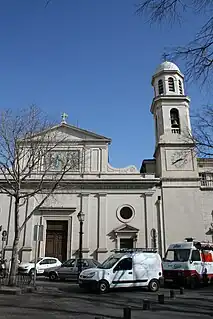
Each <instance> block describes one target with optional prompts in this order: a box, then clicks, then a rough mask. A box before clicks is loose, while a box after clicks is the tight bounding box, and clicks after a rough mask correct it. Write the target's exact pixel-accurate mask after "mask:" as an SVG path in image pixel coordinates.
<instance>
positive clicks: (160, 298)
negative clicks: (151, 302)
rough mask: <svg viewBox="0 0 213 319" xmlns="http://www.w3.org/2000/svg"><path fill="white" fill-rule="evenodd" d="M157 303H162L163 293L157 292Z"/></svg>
mask: <svg viewBox="0 0 213 319" xmlns="http://www.w3.org/2000/svg"><path fill="white" fill-rule="evenodd" d="M158 303H160V304H164V294H159V295H158Z"/></svg>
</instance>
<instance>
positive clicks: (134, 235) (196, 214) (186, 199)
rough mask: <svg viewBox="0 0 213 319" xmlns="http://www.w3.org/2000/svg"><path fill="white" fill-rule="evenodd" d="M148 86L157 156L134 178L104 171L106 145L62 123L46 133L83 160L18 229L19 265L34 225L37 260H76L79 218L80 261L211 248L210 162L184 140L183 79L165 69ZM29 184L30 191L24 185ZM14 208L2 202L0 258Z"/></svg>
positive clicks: (123, 171)
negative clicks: (39, 235)
mask: <svg viewBox="0 0 213 319" xmlns="http://www.w3.org/2000/svg"><path fill="white" fill-rule="evenodd" d="M152 86H153V89H154V97H153V100H152V104H151V108H150V111H151V113H152V116H153V121H154V122H155V132H153V133H154V134H155V149H154V150H153V153H154V156H153V158H151V159H144V160H143V161H142V166H141V168H140V170H138V169H137V168H136V167H135V166H133V165H130V166H128V167H126V168H114V167H112V166H111V165H110V164H109V162H108V146H109V144H110V143H111V139H110V138H108V137H104V136H101V135H98V134H95V133H92V132H89V131H86V130H83V129H80V128H78V127H75V126H71V125H69V124H67V123H66V121H62V123H61V124H59V125H57V126H55V127H53V128H52V130H53V131H55V132H56V133H57V134H59V135H60V136H61V135H63V136H65V137H66V145H67V146H69V148H71V149H72V147H73V152H75V154H82V153H84V154H87V155H88V156H85V160H84V162H83V163H81V165H78V168H77V171H76V170H75V172H73V174H71V173H70V172H69V174H68V175H67V176H65V177H64V178H65V179H66V188H64V189H63V191H57V190H56V191H55V193H54V196H52V197H49V198H48V200H47V201H45V202H44V204H43V205H42V206H41V207H40V208H39V209H38V210H37V211H35V213H34V214H33V216H32V217H31V218H30V219H29V220H28V222H27V223H26V225H25V226H24V229H23V230H22V233H21V239H20V246H19V252H20V259H21V260H22V261H29V260H31V259H33V258H34V251H35V241H34V234H33V230H34V225H36V224H39V225H43V240H42V241H40V242H39V245H38V256H49V257H51V256H54V257H58V258H59V259H60V260H62V261H64V260H66V259H69V258H72V257H75V256H77V254H78V251H79V220H78V216H77V215H78V213H79V212H82V213H83V215H84V222H83V245H82V251H83V257H85V258H95V259H97V260H98V261H100V262H102V261H103V260H104V259H106V258H107V257H108V256H109V254H111V251H112V250H113V249H115V248H118V249H119V248H133V247H145V248H157V249H158V251H159V253H160V254H161V255H162V256H163V255H164V253H165V250H166V249H167V247H168V245H169V244H170V243H172V242H176V241H182V240H184V239H185V238H186V237H194V238H196V239H198V240H209V241H212V234H213V231H212V230H211V227H212V212H213V173H212V168H213V159H198V158H197V157H196V156H195V151H194V144H193V141H192V139H190V138H186V133H187V134H188V136H190V132H191V124H190V98H189V97H188V96H186V95H185V92H184V75H183V74H182V73H181V71H180V70H179V68H178V67H177V66H176V65H175V64H174V63H172V62H168V61H165V62H163V63H161V64H160V66H159V67H158V68H157V69H156V71H155V73H154V75H153V76H152ZM41 134H42V133H41ZM59 152H61V151H60V150H59ZM79 156H80V155H79ZM52 174H54V169H53V170H52ZM0 178H1V177H0ZM2 179H3V177H2ZM51 181H52V179H51V177H50V179H49V183H51ZM0 182H1V180H0ZM28 183H29V188H32V187H33V184H31V180H30V179H29V181H28ZM35 205H36V200H35V199H33V198H32V199H30V200H29V201H28V202H26V203H25V205H23V206H22V207H21V211H20V214H21V219H22V220H23V219H24V218H26V217H27V216H28V214H29V212H30V211H32V210H33V208H34V207H35ZM13 207H14V203H13V200H12V199H11V198H10V197H9V196H7V195H5V194H0V225H2V228H3V229H4V230H6V231H7V234H8V236H7V239H6V243H5V253H6V254H5V255H6V258H7V256H9V255H10V254H11V250H12V244H13V237H14V215H13V212H14V210H13ZM0 240H1V239H0ZM0 244H1V243H0Z"/></svg>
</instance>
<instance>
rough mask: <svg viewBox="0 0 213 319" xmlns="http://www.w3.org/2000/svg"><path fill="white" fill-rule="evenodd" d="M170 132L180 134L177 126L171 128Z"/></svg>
mask: <svg viewBox="0 0 213 319" xmlns="http://www.w3.org/2000/svg"><path fill="white" fill-rule="evenodd" d="M172 133H173V134H180V129H179V128H172Z"/></svg>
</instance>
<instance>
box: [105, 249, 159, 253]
mask: <svg viewBox="0 0 213 319" xmlns="http://www.w3.org/2000/svg"><path fill="white" fill-rule="evenodd" d="M111 252H113V253H135V252H144V253H156V252H157V250H156V249H154V248H120V249H113V250H111Z"/></svg>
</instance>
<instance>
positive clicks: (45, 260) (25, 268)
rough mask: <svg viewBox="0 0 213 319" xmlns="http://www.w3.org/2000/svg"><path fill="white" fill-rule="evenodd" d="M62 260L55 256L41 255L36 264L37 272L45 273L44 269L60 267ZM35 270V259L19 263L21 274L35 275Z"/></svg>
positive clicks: (39, 273)
mask: <svg viewBox="0 0 213 319" xmlns="http://www.w3.org/2000/svg"><path fill="white" fill-rule="evenodd" d="M60 266H61V262H60V261H59V260H58V258H53V257H40V258H38V260H37V264H36V274H37V275H43V273H44V271H45V270H47V269H49V268H53V267H60ZM34 271H35V259H33V260H31V261H30V262H22V263H20V264H19V267H18V272H19V273H20V274H25V275H33V273H34Z"/></svg>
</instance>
